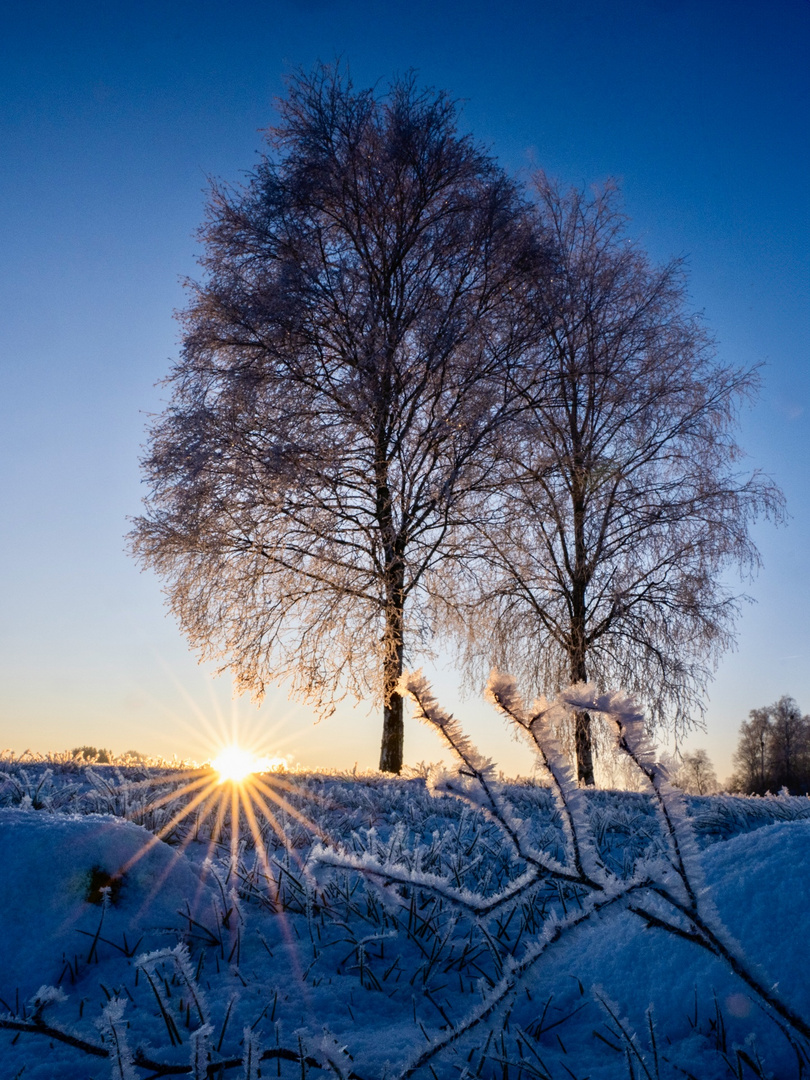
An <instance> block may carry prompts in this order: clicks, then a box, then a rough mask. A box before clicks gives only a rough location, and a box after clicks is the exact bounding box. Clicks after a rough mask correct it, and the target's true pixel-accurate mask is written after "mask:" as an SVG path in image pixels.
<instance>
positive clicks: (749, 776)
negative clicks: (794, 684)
mask: <svg viewBox="0 0 810 1080" xmlns="http://www.w3.org/2000/svg"><path fill="white" fill-rule="evenodd" d="M748 716H749V719H748V720H744V721H743V722H742V724H741V725H740V737H739V741H738V743H737V749H736V750H735V751H734V756H733V758H732V761H733V763H734V776H733V777H732V778H731V780H730V781H729V784H730V786H731V788H732V789H733V790H735V791H744V792H746V793H747V794H750V795H764V794H765V793H766V792H768V791H779V790H780V789H781V788H783V787H786V788H787V789H788V791H790V792H791V794H794V795H803V794H807V793H808V792H810V716H802V712H801V709H800V708H799V706H798V705H797V704H796V702H795V701H794V700H793V698H792V697H788V696H787V695H783V696H782V697H781V698H780V699H779V700H778V701H775V702H774V703H773V704H772V705H766V706H764V707H763V708H761V709H752V710H751V712H750V713H749V714H748Z"/></svg>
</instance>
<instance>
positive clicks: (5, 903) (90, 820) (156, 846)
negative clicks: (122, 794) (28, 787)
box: [0, 809, 211, 1008]
mask: <svg viewBox="0 0 810 1080" xmlns="http://www.w3.org/2000/svg"><path fill="white" fill-rule="evenodd" d="M105 888H108V889H109V893H108V897H109V899H108V901H107V902H106V904H105V903H103V895H104V894H103V890H104V889H105ZM187 904H188V905H189V908H188V909H187ZM210 907H211V898H210V894H209V891H208V890H207V889H206V888H205V887H204V886H201V884H200V879H199V874H198V873H195V871H194V870H193V868H192V867H191V865H190V864H189V863H188V862H187V861H186V860H185V859H184V858H183V857H182V856H181V855H178V854H177V853H176V852H175V851H173V850H172V849H171V848H170V847H169V846H168V845H166V844H164V843H162V842H161V841H158V840H156V839H155V837H154V836H152V835H151V833H149V832H147V831H146V830H145V829H143V828H141V827H140V826H138V825H133V824H132V823H131V822H128V821H123V820H121V819H120V818H115V817H112V816H109V815H86V816H83V817H69V816H61V815H53V814H40V813H37V812H36V811H32V810H16V809H3V810H0V911H2V912H3V929H2V935H0V998H3V999H4V1000H5V1002H6V1003H7V1004H8V1005H9V1006H11V1007H12V1008H13V1007H14V1001H15V996H16V995H17V994H19V1000H20V1001H23V1000H25V999H26V998H27V997H29V996H30V995H31V994H32V993H33V992H35V991H36V990H37V988H38V987H39V986H41V985H42V984H43V983H50V984H53V985H55V986H56V985H59V984H60V983H65V982H67V979H66V975H67V974H68V964H69V963H74V962H82V963H85V962H87V958H88V956H90V955H91V950H92V949H93V940H94V938H95V936H96V933H97V931H98V928H99V923H100V922H101V920H102V915H103V923H102V926H101V931H100V936H99V943H98V944H97V950H103V951H104V952H105V953H107V954H109V953H110V952H112V951H115V952H117V953H118V955H125V953H124V952H119V950H125V951H126V952H130V951H131V950H132V949H134V947H135V945H136V943H137V942H138V941H139V940H143V942H144V944H142V945H141V946H140V947H139V948H138V952H141V951H143V949H144V947H145V943H146V940H147V938H152V939H153V938H154V936H155V935H156V934H157V935H158V936H160V937H161V938H162V936H163V934H164V933H165V932H166V931H169V930H171V931H172V934H171V938H170V941H171V943H173V942H174V941H175V940H176V937H177V934H176V931H177V930H181V929H182V928H183V926H184V919H183V916H182V914H181V913H183V912H186V911H187V910H190V911H191V913H192V915H193V914H194V913H195V912H197V911H199V910H200V909H201V908H204V909H205V910H210ZM185 926H188V921H187V920H185ZM102 938H103V939H106V942H107V944H103V943H102V942H101V939H102ZM109 943H113V944H112V948H111V946H110V944H109ZM160 943H161V944H163V943H164V942H163V941H161V942H160ZM94 959H95V960H97V959H98V958H97V957H94Z"/></svg>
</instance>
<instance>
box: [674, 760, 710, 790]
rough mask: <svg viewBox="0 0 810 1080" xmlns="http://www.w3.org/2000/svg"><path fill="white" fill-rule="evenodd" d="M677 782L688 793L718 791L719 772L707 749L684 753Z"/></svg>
mask: <svg viewBox="0 0 810 1080" xmlns="http://www.w3.org/2000/svg"><path fill="white" fill-rule="evenodd" d="M675 783H676V784H677V786H678V787H679V788H680V789H681V790H682V791H685V792H686V793H687V795H711V794H712V793H713V792H715V791H717V788H718V786H719V785H718V783H717V774H716V773H715V771H714V766H713V765H712V762H711V759H710V758H709V755H708V754H707V753H706V751H705V750H695V751H694V753H691V754H684V755H683V757H682V758H681V766H680V768H679V769H678V771H677V775H676V778H675Z"/></svg>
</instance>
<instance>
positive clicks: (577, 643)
mask: <svg viewBox="0 0 810 1080" xmlns="http://www.w3.org/2000/svg"><path fill="white" fill-rule="evenodd" d="M575 599H576V595H575ZM578 606H581V608H582V612H581V615H579V613H578V615H579V617H577V616H575V618H574V619H573V620H572V627H571V630H572V635H571V636H572V645H573V650H572V656H571V680H572V682H575V683H578V682H587V677H586V669H585V656H586V652H587V646H586V641H585V614H584V608H585V602H584V590H583V594H582V598H581V603H580V605H577V604H576V603H575V609H576V607H578ZM574 725H575V726H574V750H575V753H576V759H577V780H578V781H579V782H580V784H585V786H586V787H594V785H595V784H596V779H595V778H594V774H593V743H592V740H591V716H590V713H587V712H585V711H584V710H582V711H580V712H577V713H575V715H574Z"/></svg>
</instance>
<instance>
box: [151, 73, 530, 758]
mask: <svg viewBox="0 0 810 1080" xmlns="http://www.w3.org/2000/svg"><path fill="white" fill-rule="evenodd" d="M280 111H281V122H280V124H279V125H278V126H277V127H276V128H274V129H272V130H271V131H270V133H269V136H268V138H269V143H270V147H271V151H272V152H271V154H270V155H269V156H266V157H265V158H264V159H263V160H262V161H261V163H260V164H259V166H258V167H257V168H256V169H255V171H254V172H253V173H252V174H251V175H250V177H249V180H248V183H247V185H246V186H245V187H243V188H241V189H231V188H225V187H222V186H217V187H215V188H214V189H213V191H212V195H211V201H210V205H209V213H208V220H207V222H206V224H205V226H204V227H203V229H202V233H201V238H202V241H203V244H204V252H205V253H204V257H203V259H202V265H203V267H204V270H205V277H204V279H203V280H202V281H201V282H199V283H196V284H192V285H191V286H190V288H191V295H192V300H191V303H190V305H189V306H188V308H187V309H186V311H185V312H184V313H183V315H182V323H183V328H184V342H183V352H182V356H181V359H180V361H179V362H178V364H177V365H176V367H175V368H174V371H173V372H172V375H171V376H170V379H169V385H170V386H171V390H172V396H171V400H170V402H169V405H168V407H167V409H166V411H165V412H164V413H163V415H162V416H160V417H159V418H158V419H157V420H156V422H155V424H154V425H153V428H152V431H151V443H150V448H149V452H148V456H147V458H146V460H145V462H144V468H145V474H146V478H147V482H148V484H149V487H150V496H149V499H148V501H147V511H146V514H145V515H144V516H142V517H141V518H139V519H137V520H136V522H135V528H134V532H133V546H134V549H135V551H136V553H137V555H138V556H139V557H140V559H141V560H142V562H143V563H144V564H145V565H148V566H151V567H153V568H155V569H156V570H157V571H158V573H159V574H160V575H161V576H162V577H163V578H164V581H165V582H166V590H167V594H168V597H169V602H170V605H171V608H172V610H173V611H174V613H175V615H176V616H177V617H178V619H179V621H180V623H181V625H182V627H183V629H184V630H185V632H186V634H187V635H188V637H189V639H190V641H191V642H192V644H193V645H195V646H196V647H197V648H198V649H200V650H201V652H202V654H203V655H204V656H208V657H216V658H221V657H226V658H227V665H228V666H229V667H230V668H231V669H232V671H233V672H234V674H235V678H236V685H237V687H239V688H242V689H249V690H250V691H252V692H253V694H254V695H255V696H257V697H261V695H262V694H263V692H264V690H265V686H266V684H267V683H268V682H269V681H270V680H273V679H281V678H288V679H290V680H291V681H292V684H293V689H294V691H295V692H297V693H298V694H299V695H301V696H302V697H304V698H305V699H306V700H308V701H311V702H314V704H315V705H316V706H318V707H320V708H324V707H326V708H328V707H329V705H330V703H331V702H332V701H333V700H334V698H335V696H336V695H339V694H341V693H343V692H346V691H349V692H351V693H353V694H354V695H355V696H357V697H358V698H360V697H363V696H366V695H369V694H370V695H372V696H373V697H375V698H376V699H378V700H381V701H382V703H383V706H384V731H383V741H382V752H381V759H380V766H381V768H383V769H386V770H390V771H395V772H398V771H399V769H400V768H401V765H402V752H403V751H402V740H403V720H402V699H401V698H400V696H399V693H398V692H397V690H396V685H397V682H398V680H399V677H400V675H401V673H402V670H403V658H404V653H405V650H406V649H408V650H409V652H410V653H411V655H414V654H416V653H418V651H419V649H420V648H421V647H423V646H424V645H426V643H427V641H428V640H429V637H430V633H431V620H432V613H433V610H434V600H435V596H434V581H433V576H432V575H433V572H434V571H435V570H436V569H437V568H438V567H439V566H440V565H442V564H445V563H447V562H452V561H454V560H457V559H458V558H459V557H460V556H462V555H463V552H461V551H460V549H459V541H458V534H457V525H458V522H459V520H461V519H464V520H465V521H466V520H468V519H469V517H470V515H471V514H474V507H473V501H474V497H477V496H478V494H480V492H481V491H482V490H483V488H484V487H485V485H486V483H487V481H488V477H489V473H490V472H491V469H492V467H493V458H494V449H495V445H496V435H497V431H498V428H499V425H500V424H501V422H502V421H503V419H504V417H505V416H506V415H507V414H508V411H509V401H510V397H509V390H508V379H507V378H506V373H508V371H509V369H510V365H511V364H512V363H513V362H515V361H516V360H517V359H518V358H519V357H520V355H521V353H522V350H523V349H524V348H525V347H526V344H527V342H528V340H529V339H530V337H531V335H532V333H533V330H532V328H533V326H534V323H535V322H536V319H535V317H534V316H531V317H529V318H527V311H529V310H530V309H528V308H527V307H526V306H525V301H526V299H527V297H528V295H529V293H530V292H531V290H532V288H533V283H534V282H535V281H536V280H537V279H538V276H539V272H538V267H539V263H540V262H541V261H542V257H543V256H542V245H540V244H539V243H538V239H537V235H536V233H535V231H534V230H533V228H532V227H531V223H530V221H529V218H528V215H527V210H526V207H525V205H524V202H523V199H522V197H521V195H520V192H519V190H518V189H517V187H516V186H515V184H514V183H513V182H511V181H510V180H509V179H507V177H506V176H505V175H504V173H503V172H502V170H501V169H500V168H499V167H498V166H497V165H496V164H495V163H494V162H493V161H492V160H491V159H490V158H489V157H488V156H487V155H486V154H484V153H482V151H481V150H480V149H479V148H478V147H477V146H476V145H475V144H474V143H473V141H472V140H471V139H470V138H469V137H467V136H463V135H459V134H458V133H457V131H456V108H455V106H454V104H453V103H452V102H451V101H450V100H449V99H448V98H447V96H446V95H445V94H443V93H437V92H434V91H431V90H420V89H419V88H418V87H417V86H416V84H415V82H414V80H413V79H412V78H406V79H403V80H399V81H396V82H395V83H393V85H392V86H391V87H390V88H389V90H388V91H387V93H385V94H377V93H374V92H372V91H356V90H355V89H354V87H353V85H352V83H351V80H350V78H349V77H348V75H346V74H345V73H343V72H341V71H338V70H334V69H330V68H319V69H317V70H316V71H315V72H314V74H312V75H304V74H299V75H297V76H296V77H295V78H293V79H292V81H291V82H290V86H289V93H288V96H287V98H286V99H285V100H284V101H282V102H281V103H280Z"/></svg>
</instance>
